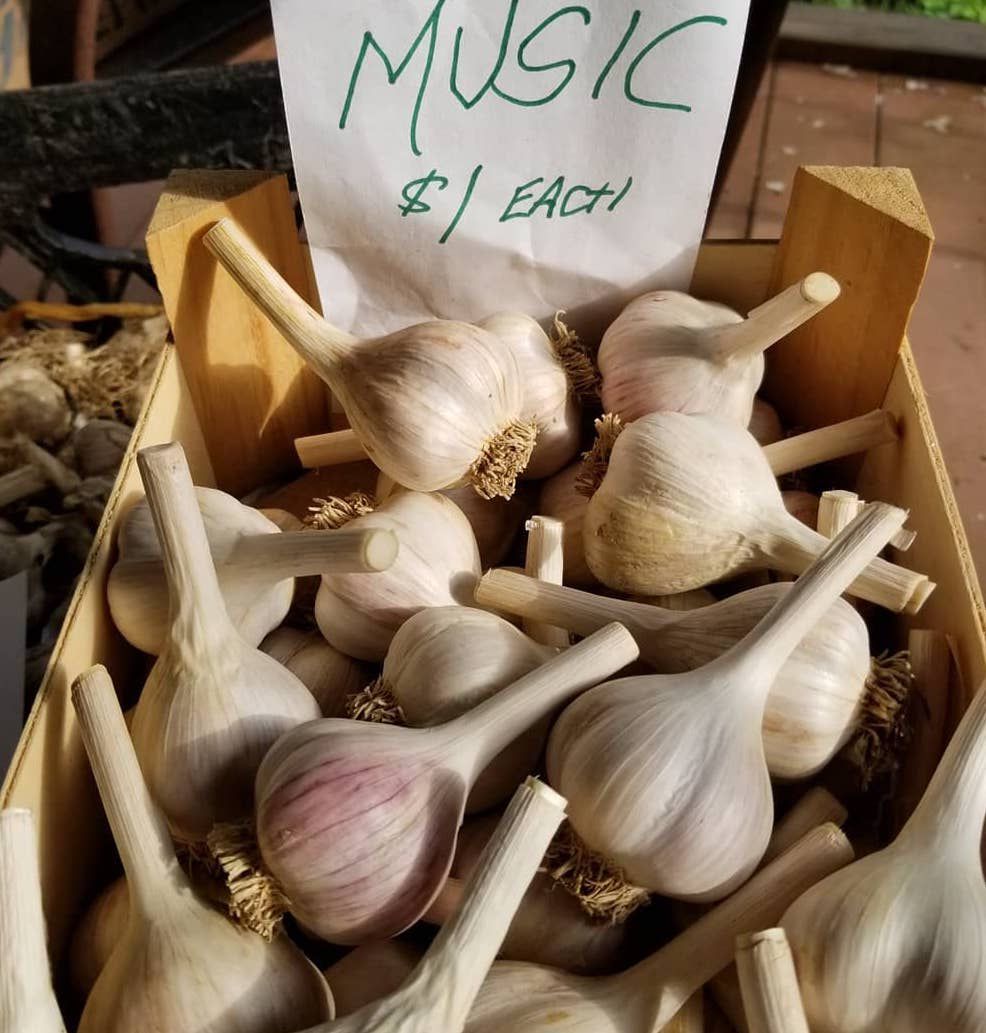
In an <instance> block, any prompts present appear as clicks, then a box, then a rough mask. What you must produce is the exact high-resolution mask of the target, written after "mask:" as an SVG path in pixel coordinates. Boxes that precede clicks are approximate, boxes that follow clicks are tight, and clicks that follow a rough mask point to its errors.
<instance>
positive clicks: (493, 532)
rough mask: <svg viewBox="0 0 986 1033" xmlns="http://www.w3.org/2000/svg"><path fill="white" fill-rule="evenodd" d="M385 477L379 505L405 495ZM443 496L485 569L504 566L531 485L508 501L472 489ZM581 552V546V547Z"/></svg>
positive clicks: (379, 482) (463, 487)
mask: <svg viewBox="0 0 986 1033" xmlns="http://www.w3.org/2000/svg"><path fill="white" fill-rule="evenodd" d="M406 490H407V489H406V488H402V487H401V485H399V484H395V483H394V482H393V481H392V480H391V479H390V478H389V477H388V476H387V475H386V474H383V473H382V474H380V475H379V476H378V477H377V487H376V492H375V494H376V499H377V503H378V504H379V503H382V502H385V501H386V500H387V499H389V498H390V496H391V495H392V494H393V493H394V492H395V491H406ZM440 494H442V495H444V496H445V497H446V498H448V499H451V500H452V501H453V502H454V503H455V504H456V505H457V506H458V507H459V509H461V510H462V513H463V516H465V518H466V520H468V521H469V524H470V526H471V527H472V532H473V534H474V535H475V536H476V545H477V546H479V560H480V563H481V564H482V566H483V569H486V568H487V567H495V566H498V565H499V564H500V563H502V562H503V560H504V558H505V557H506V555H507V553H508V552H510V547H511V545H513V543H514V539H515V538H516V537H517V535H518V533H519V532H520V529H521V528H522V527H523V526H524V521H525V520H526V519H527V515H528V513H530V511H531V501H530V497H529V496H530V485H525V484H520V485H518V487H517V491H515V492H514V494H513V496H512V497H511V498H509V499H484V498H481V497H480V496H479V495H477V494H476V492H474V491H473V490H472V488H471V487H470V486H469V485H460V486H459V487H458V488H443V489H442V490H441V492H440ZM579 547H580V548H581V542H580V543H579Z"/></svg>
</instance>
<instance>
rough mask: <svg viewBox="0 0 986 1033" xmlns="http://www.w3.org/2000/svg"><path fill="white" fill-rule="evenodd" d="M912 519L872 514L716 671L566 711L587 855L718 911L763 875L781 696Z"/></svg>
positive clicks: (618, 687)
mask: <svg viewBox="0 0 986 1033" xmlns="http://www.w3.org/2000/svg"><path fill="white" fill-rule="evenodd" d="M631 429H632V428H631ZM628 433H629V431H628ZM904 519H905V513H904V512H903V510H899V509H895V508H893V507H891V506H884V505H874V506H871V507H869V508H868V509H867V511H866V512H865V513H863V514H862V515H861V516H860V517H859V518H858V519H857V520H856V521H855V522H854V523H853V524H852V525H851V526H850V527H848V528H847V529H846V530H845V531H844V532H843V533H842V534H841V535H839V537H838V538H836V539H835V540H834V541H833V542H832V543H830V545H829V546H828V547H827V548H826V550H825V551H824V553H823V554H822V556H821V557H820V558H819V559H818V560H817V561H816V562H815V563H814V564H813V565H812V567H811V569H810V570H809V571H808V572H807V573H806V574H805V576H804V577H802V578H801V579H800V580H799V581H798V582H796V583H795V584H794V586H793V587H792V588H791V589H790V591H789V592H787V593H786V595H785V596H784V598H783V599H782V600H781V601H780V602H779V603H777V605H775V606H774V607H773V608H772V609H771V610H770V611H769V613H768V614H767V615H766V616H765V617H764V618H763V619H762V620H761V621H760V622H759V623H758V624H757V625H756V627H755V628H754V629H753V630H752V631H751V632H749V634H747V635H746V636H745V637H744V638H743V639H742V640H741V641H740V642H739V643H737V644H736V645H735V646H733V647H732V648H731V649H730V650H729V651H728V652H726V653H724V654H723V655H722V656H720V657H718V658H717V659H715V660H713V661H711V662H710V663H708V664H706V665H705V666H704V667H700V668H698V669H696V670H694V671H688V672H685V673H682V674H665V675H649V676H642V677H631V678H623V679H621V680H619V681H615V682H607V683H604V684H603V685H599V686H597V687H596V688H595V689H590V690H589V691H588V692H586V693H584V694H583V695H582V696H581V697H580V698H579V699H577V700H575V701H574V702H573V703H570V704H569V705H568V707H566V709H565V711H564V712H563V713H562V715H561V717H560V718H559V719H558V721H557V722H556V724H555V726H554V728H553V729H552V732H551V736H550V738H549V741H548V755H547V756H548V775H549V778H550V780H551V783H552V785H554V786H556V787H557V788H558V789H559V790H560V791H561V792H562V793H564V794H565V795H566V796H567V797H568V800H569V822H570V824H571V826H572V827H573V828H574V829H575V831H576V832H577V833H578V835H579V836H580V837H581V839H582V841H583V842H584V843H585V844H586V845H587V846H589V847H590V848H591V849H592V850H594V851H596V852H597V853H598V854H600V855H602V856H604V857H605V858H606V859H607V860H608V861H609V862H611V863H612V864H613V865H615V866H617V867H619V868H620V870H621V871H622V872H623V873H624V874H625V876H626V880H627V882H629V883H632V884H633V885H635V886H641V887H644V888H645V889H648V890H651V891H653V892H657V893H661V894H663V895H664V896H671V897H677V898H679V899H685V900H696V901H711V900H718V899H721V898H722V897H723V896H725V895H726V894H727V893H730V892H731V891H732V890H733V889H735V888H736V887H737V886H739V885H741V884H742V883H743V882H744V881H745V880H746V879H747V878H748V877H749V875H750V873H751V872H752V871H753V870H754V869H755V868H756V867H757V865H758V864H759V863H760V860H761V858H762V857H763V854H764V851H765V849H766V847H767V842H768V840H769V839H770V832H771V827H772V825H773V819H774V807H773V797H772V794H771V787H770V779H769V775H768V771H767V765H766V762H765V758H764V750H763V738H762V732H761V727H762V724H763V717H764V707H765V703H766V700H767V695H768V693H769V690H770V686H771V684H772V683H773V682H774V681H775V679H776V677H777V675H778V674H779V672H780V670H781V668H782V667H783V665H784V664H785V662H786V661H787V659H788V657H789V656H790V655H791V653H792V652H793V651H794V649H795V648H796V647H797V645H798V643H799V642H800V641H801V640H802V639H803V638H804V636H805V635H806V634H807V633H808V632H809V631H810V630H811V629H812V628H813V627H814V626H815V625H816V623H817V622H818V621H819V620H820V619H821V618H822V616H823V615H824V614H825V612H826V610H827V609H828V608H829V607H830V606H831V605H832V603H833V602H835V600H837V599H838V597H839V595H840V594H841V593H842V592H843V591H844V590H845V588H846V586H847V585H849V584H850V582H851V581H852V580H853V578H855V577H856V575H857V574H858V573H859V571H861V570H862V569H863V568H864V567H865V566H866V564H867V563H868V562H869V560H870V559H871V558H872V557H873V556H875V555H876V554H877V553H878V552H879V551H880V549H882V548H883V547H884V546H885V545H886V543H887V541H888V540H889V538H890V536H891V535H892V534H893V533H894V531H895V530H897V529H898V528H899V527H900V526H901V524H902V523H903V522H904ZM563 655H564V654H563Z"/></svg>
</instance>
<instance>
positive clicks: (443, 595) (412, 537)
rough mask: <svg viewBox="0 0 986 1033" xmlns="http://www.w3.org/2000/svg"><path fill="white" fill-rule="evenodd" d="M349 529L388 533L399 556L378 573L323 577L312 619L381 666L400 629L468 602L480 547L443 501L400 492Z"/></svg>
mask: <svg viewBox="0 0 986 1033" xmlns="http://www.w3.org/2000/svg"><path fill="white" fill-rule="evenodd" d="M331 505H332V503H331V500H330V506H331ZM316 521H317V517H316ZM346 529H347V530H352V531H377V530H384V531H391V532H393V534H395V535H396V536H397V539H398V541H399V542H400V550H399V552H398V554H397V559H396V560H395V562H394V564H393V565H392V566H391V567H390V568H389V569H388V570H386V571H385V572H383V573H381V574H369V575H368V574H325V575H323V577H322V584H321V585H320V587H319V590H318V596H317V597H316V600H315V620H316V621H317V622H318V626H319V629H320V630H321V632H322V634H323V635H324V636H325V639H326V641H327V642H328V643H329V644H330V645H332V646H335V648H336V649H338V650H340V652H343V653H346V654H347V655H348V656H354V657H356V658H357V659H359V660H374V661H379V660H383V658H384V656H386V654H387V649H388V647H389V646H390V641H391V639H392V638H393V637H394V634H395V633H396V632H397V629H398V628H399V627H400V626H401V625H402V624H403V623H404V621H406V620H407V619H408V618H409V617H411V616H413V615H414V614H415V613H417V612H418V611H419V610H423V609H424V608H425V607H427V606H450V605H451V606H455V605H463V606H467V605H469V604H470V603H471V601H472V590H473V588H474V587H475V583H476V579H477V578H478V577H479V575H480V572H481V568H480V565H479V549H478V547H477V545H476V537H475V535H474V534H473V533H472V528H471V527H470V526H469V521H468V520H466V518H465V517H464V516H463V515H462V510H461V509H459V507H458V506H456V505H455V503H454V502H451V501H450V500H449V499H447V498H445V496H444V495H439V494H431V495H425V494H422V493H421V492H416V491H402V492H398V493H397V494H395V495H391V496H390V498H388V499H387V500H386V501H385V502H383V503H382V504H381V505H380V506H378V507H377V508H376V509H375V510H373V511H372V512H369V513H364V515H362V516H357V517H356V518H355V519H353V520H352V521H350V523H348V524H347V525H346Z"/></svg>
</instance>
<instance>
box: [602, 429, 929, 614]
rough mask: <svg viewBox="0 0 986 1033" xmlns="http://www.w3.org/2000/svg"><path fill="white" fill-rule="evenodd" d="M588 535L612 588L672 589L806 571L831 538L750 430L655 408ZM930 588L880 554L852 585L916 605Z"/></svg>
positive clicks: (895, 603) (620, 460)
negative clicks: (785, 484)
mask: <svg viewBox="0 0 986 1033" xmlns="http://www.w3.org/2000/svg"><path fill="white" fill-rule="evenodd" d="M583 544H584V546H585V554H586V561H587V562H588V564H589V567H590V569H591V570H592V571H593V573H594V574H595V575H596V577H598V578H599V579H600V580H601V581H602V582H603V583H604V584H606V585H608V586H609V587H610V588H614V589H616V590H618V591H622V592H627V593H629V594H634V595H666V594H670V593H673V592H681V591H685V590H687V589H689V588H701V587H702V586H704V585H707V584H710V583H711V582H714V581H720V580H722V579H724V578H727V577H731V576H733V575H735V574H740V573H742V572H744V571H746V570H756V569H761V568H764V567H767V568H773V569H776V570H781V571H785V572H787V573H791V574H799V573H801V572H802V571H803V570H805V569H806V568H807V567H808V566H809V564H810V563H811V562H812V560H814V559H815V558H817V557H818V556H819V555H820V554H821V552H822V550H823V549H824V548H825V544H826V539H825V538H823V537H822V536H821V535H820V534H818V532H817V531H812V530H811V529H810V528H807V527H805V526H804V524H802V523H801V522H800V521H799V520H797V519H796V518H795V517H792V516H791V514H790V513H788V512H787V510H786V509H785V508H784V504H783V502H782V500H781V497H780V492H779V491H778V488H777V483H776V481H775V480H774V475H773V473H772V472H771V469H770V466H769V464H768V463H767V461H766V460H765V458H764V450H763V449H761V448H760V447H759V446H758V445H757V443H756V442H755V441H754V440H753V438H752V437H751V436H750V435H749V434H748V433H747V432H746V431H744V430H742V429H741V428H739V427H736V426H735V425H733V424H730V423H728V422H726V421H724V420H720V419H717V418H716V417H713V416H685V415H682V414H681V413H654V414H653V415H651V416H645V417H644V418H643V419H640V420H637V421H636V422H635V423H633V424H631V425H630V426H629V427H627V429H626V430H625V431H624V432H623V433H622V434H621V435H620V437H619V438H618V439H617V441H616V444H615V446H614V447H613V454H612V457H611V459H610V463H609V467H608V469H607V471H606V476H605V477H604V478H603V481H602V484H601V485H600V486H599V489H598V491H596V493H595V494H594V495H593V496H592V498H591V499H590V500H589V505H588V507H587V509H586V518H585V523H584V526H583ZM933 589H934V585H933V584H932V583H931V582H930V581H929V580H928V578H927V577H925V576H924V575H923V574H918V573H915V572H913V571H909V570H905V569H904V568H902V567H898V566H895V565H894V564H891V563H887V562H886V561H884V560H880V559H875V560H874V561H873V562H872V563H871V564H870V565H869V567H867V569H866V571H864V572H863V573H862V574H861V575H860V577H859V578H858V579H857V580H856V581H855V582H854V583H853V584H852V585H851V586H850V589H849V590H850V592H852V594H854V595H856V596H858V597H860V598H863V599H867V600H869V601H871V602H875V603H879V604H880V605H881V606H885V607H887V608H888V609H892V610H897V611H900V610H904V611H906V612H907V613H916V612H917V611H918V610H919V609H920V608H921V606H922V605H923V604H924V602H925V600H926V599H927V598H928V596H929V595H930V594H931V592H932V590H933Z"/></svg>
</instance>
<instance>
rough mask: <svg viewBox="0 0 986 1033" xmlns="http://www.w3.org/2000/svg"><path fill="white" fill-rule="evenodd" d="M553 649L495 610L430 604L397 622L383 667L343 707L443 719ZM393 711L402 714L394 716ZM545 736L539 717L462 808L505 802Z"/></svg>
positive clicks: (368, 713)
mask: <svg viewBox="0 0 986 1033" xmlns="http://www.w3.org/2000/svg"><path fill="white" fill-rule="evenodd" d="M556 652H557V650H555V649H552V648H550V647H548V646H542V645H539V644H538V643H537V642H535V641H534V640H533V639H531V638H529V637H528V636H527V635H525V634H524V633H523V632H521V631H519V630H518V629H517V628H515V627H514V626H513V625H512V624H509V623H508V622H507V621H505V620H503V619H502V618H500V617H497V616H496V615H495V614H492V613H486V612H484V611H483V610H477V609H472V608H467V607H464V606H430V607H428V608H427V609H425V610H421V611H420V613H416V614H415V615H414V616H413V617H411V618H410V620H408V621H405V623H404V624H403V625H401V628H400V630H399V631H398V632H397V634H396V635H395V636H394V639H393V641H392V642H391V643H390V648H389V649H388V650H387V658H386V659H385V660H384V663H383V672H382V673H381V675H380V677H379V678H378V679H377V680H376V681H375V682H373V683H372V684H371V685H369V686H367V688H366V689H365V690H364V691H363V692H361V693H359V694H358V695H356V696H355V698H354V699H353V700H351V703H350V709H349V713H350V716H351V717H357V718H360V719H362V720H370V721H382V722H384V723H389V724H406V725H410V726H411V727H412V728H427V727H429V726H431V725H438V724H443V723H444V722H446V721H451V720H452V719H453V718H456V717H458V716H459V715H460V714H464V713H465V712H466V711H467V710H470V709H471V708H472V707H474V706H476V705H477V704H479V703H481V702H482V701H483V700H484V699H489V697H490V696H493V695H495V694H496V693H497V692H499V691H500V690H501V689H503V688H505V687H506V686H507V685H510V684H511V683H512V682H515V681H516V680H517V679H518V678H521V677H523V676H524V675H525V674H527V673H528V672H529V671H533V670H534V669H535V668H536V667H539V666H540V665H541V664H543V663H545V662H547V661H548V660H550V659H551V657H553V656H554V655H555V653H556ZM395 714H400V716H401V718H402V719H401V720H394V719H393V715H395ZM547 734H548V729H547V727H546V726H545V724H544V722H538V723H537V724H536V725H534V726H533V727H532V728H530V729H528V730H527V731H525V732H524V734H523V735H521V736H520V737H519V738H518V739H517V740H516V741H514V742H512V743H509V744H508V745H507V746H506V747H505V749H503V750H502V751H501V752H500V753H498V754H497V755H496V756H495V757H494V758H493V760H492V761H490V763H489V766H488V767H487V768H486V769H485V770H484V771H482V772H481V773H480V775H479V776H478V777H477V779H476V784H475V785H474V786H473V789H472V791H471V792H470V794H469V799H468V801H467V803H466V811H467V813H476V812H478V811H485V810H488V809H489V808H490V807H494V806H496V805H497V804H498V803H502V802H503V801H504V800H506V799H507V798H508V797H509V796H510V794H511V793H512V792H513V791H514V790H515V789H516V788H517V786H518V785H519V784H520V782H521V781H523V779H524V777H525V776H526V775H529V774H530V773H531V772H532V771H533V770H534V769H535V767H536V765H537V763H538V759H539V758H540V756H541V752H542V750H543V749H544V741H545V738H546V737H547Z"/></svg>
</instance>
